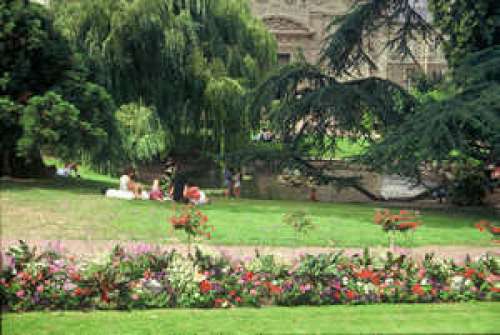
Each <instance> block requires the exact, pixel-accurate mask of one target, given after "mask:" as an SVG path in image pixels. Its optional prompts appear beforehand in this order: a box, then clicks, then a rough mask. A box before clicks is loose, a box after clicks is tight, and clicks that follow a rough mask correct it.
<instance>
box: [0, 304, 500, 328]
mask: <svg viewBox="0 0 500 335" xmlns="http://www.w3.org/2000/svg"><path fill="white" fill-rule="evenodd" d="M499 313H500V304H498V303H466V304H465V303H464V304H421V305H371V306H370V305H369V306H328V307H269V308H262V309H249V308H237V309H229V310H197V309H189V310H151V311H133V312H116V311H112V312H102V311H99V312H92V313H84V312H33V313H23V314H11V313H8V314H5V315H4V320H3V322H2V328H3V329H4V331H5V334H10V335H17V334H22V335H25V334H40V335H43V334H47V335H48V334H50V335H57V334H64V335H71V334H75V335H85V334H89V335H90V334H92V335H94V334H127V335H128V334H141V335H147V334H209V333H217V334H222V333H225V334H283V333H288V334H290V333H293V334H347V333H350V334H353V333H355V334H375V333H391V334H493V333H498V329H500V321H499V319H498V315H499Z"/></svg>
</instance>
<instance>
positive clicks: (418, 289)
mask: <svg viewBox="0 0 500 335" xmlns="http://www.w3.org/2000/svg"><path fill="white" fill-rule="evenodd" d="M411 291H412V292H413V293H414V294H416V295H418V296H423V295H424V294H425V291H424V289H423V288H422V286H420V284H415V285H413V287H412V288H411Z"/></svg>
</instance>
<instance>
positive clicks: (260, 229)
mask: <svg viewBox="0 0 500 335" xmlns="http://www.w3.org/2000/svg"><path fill="white" fill-rule="evenodd" d="M85 178H86V179H84V180H83V179H82V180H77V179H72V180H64V179H54V180H44V181H34V182H12V181H2V182H0V199H1V206H2V208H1V213H0V219H1V230H2V239H60V240H71V239H83V240H87V239H90V240H101V239H102V240H145V241H156V242H161V241H167V239H171V236H170V235H169V233H168V231H169V224H168V223H167V218H168V217H169V215H170V214H171V203H170V202H164V203H158V202H152V201H124V200H112V199H105V198H104V197H103V196H102V195H101V194H100V189H101V188H104V187H116V186H117V180H114V179H111V178H108V177H103V176H99V175H95V174H90V175H89V174H86V175H85ZM297 209H303V210H305V211H306V212H308V213H309V214H310V215H311V216H312V218H313V220H314V223H315V226H316V229H315V230H314V231H313V232H312V233H311V234H310V235H309V236H307V237H306V238H304V239H303V240H297V239H296V237H295V234H294V232H293V231H292V230H291V229H290V228H289V227H288V226H286V225H284V224H283V223H282V217H283V214H284V213H287V212H289V211H292V210H297ZM203 211H205V212H206V214H207V215H208V217H209V222H210V223H211V224H213V225H214V226H215V228H216V231H215V233H214V234H213V239H212V240H211V241H210V242H209V243H212V244H219V245H269V246H270V245H273V246H297V245H310V246H327V245H329V244H330V242H331V241H333V242H334V243H335V245H336V246H340V247H348V246H357V247H359V246H379V245H386V243H387V239H386V235H385V234H384V233H383V232H382V231H381V229H380V227H378V226H376V225H374V224H373V223H372V216H373V213H374V206H373V205H370V204H365V205H362V204H333V203H309V202H294V201H259V200H225V199H221V198H216V199H215V200H214V203H213V204H212V205H209V206H206V207H204V208H203ZM422 213H423V220H424V223H425V224H424V226H422V227H420V228H419V229H418V230H417V232H416V233H415V234H414V240H413V243H412V245H414V246H424V245H471V246H488V245H492V244H491V238H490V236H489V235H487V234H485V233H480V232H479V231H477V230H476V229H475V228H474V227H473V224H474V222H476V221H477V220H479V219H490V220H498V217H495V214H494V213H493V212H492V211H488V210H487V209H482V210H460V211H458V210H448V211H439V210H423V211H422ZM177 237H178V238H182V236H181V235H180V234H177ZM403 245H404V241H403Z"/></svg>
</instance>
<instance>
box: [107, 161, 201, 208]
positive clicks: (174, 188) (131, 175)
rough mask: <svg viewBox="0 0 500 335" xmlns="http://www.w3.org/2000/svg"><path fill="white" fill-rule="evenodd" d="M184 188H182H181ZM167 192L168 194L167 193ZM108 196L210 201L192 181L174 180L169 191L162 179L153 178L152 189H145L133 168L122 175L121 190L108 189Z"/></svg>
mask: <svg viewBox="0 0 500 335" xmlns="http://www.w3.org/2000/svg"><path fill="white" fill-rule="evenodd" d="M179 188H182V190H179ZM165 193H167V194H165ZM106 196H108V197H112V198H124V199H143V200H147V199H149V200H156V201H163V200H175V201H180V202H185V203H192V204H194V205H203V204H207V203H209V202H210V199H209V198H208V197H207V195H206V194H205V192H203V191H202V190H200V188H199V187H197V186H196V185H194V184H193V183H191V182H182V183H179V182H177V181H172V182H171V183H170V185H169V187H168V192H164V191H163V189H162V187H161V185H160V180H159V179H155V180H153V184H152V186H151V190H150V191H149V192H147V191H146V190H144V187H143V185H142V184H140V183H139V182H138V181H137V175H136V173H135V170H134V169H132V168H129V169H127V170H126V171H125V172H124V173H123V174H122V176H121V177H120V188H119V190H107V191H106Z"/></svg>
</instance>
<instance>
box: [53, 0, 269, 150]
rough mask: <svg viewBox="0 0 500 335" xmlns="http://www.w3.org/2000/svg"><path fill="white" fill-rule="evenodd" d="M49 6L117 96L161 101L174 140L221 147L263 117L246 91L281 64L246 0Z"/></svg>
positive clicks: (96, 0)
mask: <svg viewBox="0 0 500 335" xmlns="http://www.w3.org/2000/svg"><path fill="white" fill-rule="evenodd" d="M52 9H53V11H54V13H55V15H56V17H57V26H58V28H59V29H60V31H61V32H63V34H64V35H65V36H66V37H67V38H68V39H69V40H70V41H71V43H72V47H73V49H74V50H75V52H77V53H79V54H80V55H81V58H82V59H83V60H84V62H85V64H86V66H87V67H88V68H89V69H90V73H91V74H92V76H93V79H94V80H95V81H96V82H98V83H100V84H101V85H103V86H104V87H105V88H106V89H107V90H108V91H109V92H110V93H111V94H112V96H113V98H114V99H115V101H116V102H117V104H118V105H124V104H129V103H136V102H138V101H142V102H143V104H144V105H147V106H151V107H153V108H154V109H155V111H156V113H157V114H158V117H159V119H160V120H161V125H162V127H163V128H164V130H165V132H166V133H168V137H169V138H171V139H172V143H171V145H170V146H167V147H170V148H173V150H175V149H176V148H185V147H186V143H187V144H188V147H189V146H198V149H203V150H205V151H208V152H212V153H222V152H221V151H224V150H227V149H230V148H231V146H230V145H228V143H239V142H241V141H240V139H242V138H249V136H248V133H249V132H250V131H251V129H252V127H255V125H256V119H255V118H252V117H251V115H250V111H249V110H248V108H246V107H245V105H244V104H242V102H243V101H244V99H243V96H244V95H245V93H246V92H247V91H249V90H251V89H253V88H254V87H255V85H256V83H257V82H258V81H259V80H260V79H261V78H262V77H263V74H264V73H266V72H267V71H268V70H269V69H270V67H271V66H272V65H273V64H274V63H275V57H276V56H275V55H276V43H275V41H274V39H273V37H272V35H271V34H270V33H269V32H267V30H266V29H265V28H264V26H263V24H262V23H260V22H259V21H258V20H256V19H254V18H253V17H252V16H251V14H250V9H249V6H248V4H247V2H246V1H243V0H224V1H222V0H192V1H186V0H130V1H124V0H122V1H116V0H85V1H83V0H82V1H63V0H60V1H56V2H54V3H53V5H52ZM249 121H252V123H250V122H249ZM224 143H225V144H224ZM200 146H201V147H200Z"/></svg>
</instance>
